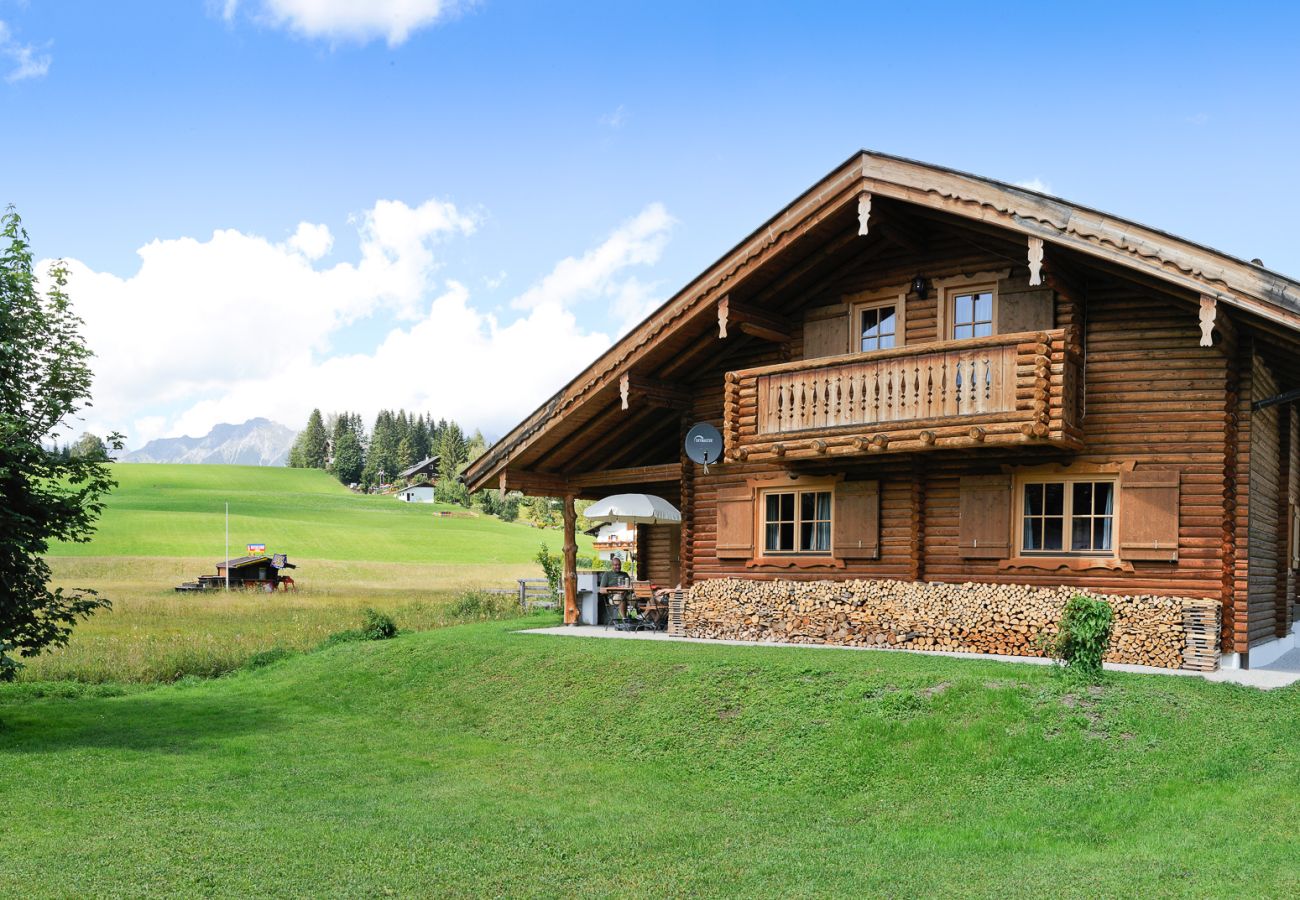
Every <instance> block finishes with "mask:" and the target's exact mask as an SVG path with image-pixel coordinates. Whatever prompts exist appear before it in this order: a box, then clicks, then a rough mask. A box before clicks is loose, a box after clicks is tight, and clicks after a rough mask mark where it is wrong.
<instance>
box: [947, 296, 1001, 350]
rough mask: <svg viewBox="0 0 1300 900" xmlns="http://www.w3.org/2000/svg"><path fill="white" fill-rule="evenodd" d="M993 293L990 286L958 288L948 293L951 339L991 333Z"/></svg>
mask: <svg viewBox="0 0 1300 900" xmlns="http://www.w3.org/2000/svg"><path fill="white" fill-rule="evenodd" d="M993 303H994V295H993V290H992V289H991V288H987V289H974V290H965V291H962V290H958V291H954V292H953V293H951V294H950V295H949V307H950V309H951V310H952V337H953V340H958V341H960V340H966V339H968V338H978V337H988V336H989V335H991V334H993V330H994V327H993V322H994V318H993Z"/></svg>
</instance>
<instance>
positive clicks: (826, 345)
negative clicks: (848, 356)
mask: <svg viewBox="0 0 1300 900" xmlns="http://www.w3.org/2000/svg"><path fill="white" fill-rule="evenodd" d="M811 313H817V317H815V318H814V317H813V315H811ZM848 352H849V314H848V310H847V309H844V308H840V309H839V310H838V311H837V312H835V313H834V314H832V315H826V314H825V310H812V311H810V315H808V316H806V317H805V319H804V324H803V358H804V359H821V358H822V357H823V356H843V355H844V354H845V353H848Z"/></svg>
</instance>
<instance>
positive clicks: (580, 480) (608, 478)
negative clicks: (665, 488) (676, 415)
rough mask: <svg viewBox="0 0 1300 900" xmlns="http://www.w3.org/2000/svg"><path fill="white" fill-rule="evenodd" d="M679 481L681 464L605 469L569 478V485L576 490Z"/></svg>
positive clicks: (680, 478)
mask: <svg viewBox="0 0 1300 900" xmlns="http://www.w3.org/2000/svg"><path fill="white" fill-rule="evenodd" d="M681 480H682V465H681V463H664V464H662V465H657V466H631V467H629V468H626V469H605V470H604V471H602V472H584V473H582V474H581V475H570V476H569V483H570V484H572V485H573V486H574V487H576V488H591V487H608V486H610V485H622V484H658V483H660V482H668V481H681Z"/></svg>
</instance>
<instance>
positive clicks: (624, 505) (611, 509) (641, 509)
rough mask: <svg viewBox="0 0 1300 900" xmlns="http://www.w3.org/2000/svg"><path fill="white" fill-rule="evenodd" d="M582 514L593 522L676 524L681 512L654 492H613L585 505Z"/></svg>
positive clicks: (680, 518)
mask: <svg viewBox="0 0 1300 900" xmlns="http://www.w3.org/2000/svg"><path fill="white" fill-rule="evenodd" d="M583 515H584V516H586V517H587V518H588V519H591V520H592V521H593V522H631V523H633V524H636V525H678V524H680V523H681V521H682V514H681V513H680V512H678V511H677V507H675V506H673V505H672V504H671V503H669V502H668V501H667V500H665V499H664V498H663V497H656V496H655V495H654V494H613V495H611V496H609V497H604V498H602V499H600V500H597V501H596V502H595V503H593V504H591V506H589V507H587V509H586V511H585V512H583Z"/></svg>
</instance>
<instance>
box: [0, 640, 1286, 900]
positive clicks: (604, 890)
mask: <svg viewBox="0 0 1300 900" xmlns="http://www.w3.org/2000/svg"><path fill="white" fill-rule="evenodd" d="M514 627H518V625H517V623H511V624H510V625H509V626H508V627H507V626H505V625H503V624H501V623H487V624H482V625H474V626H465V627H456V628H446V629H442V630H440V631H431V632H426V633H422V634H416V635H409V636H405V637H400V638H398V639H396V640H392V641H387V642H379V643H366V644H352V645H347V646H343V647H336V648H333V649H330V650H326V651H322V652H318V653H313V654H310V655H306V656H298V657H294V658H290V659H287V660H283V661H281V662H277V663H274V664H273V665H271V666H269V667H266V668H263V669H259V670H256V671H247V672H243V673H240V674H237V675H234V676H231V677H227V678H221V679H215V680H210V681H202V682H190V683H185V684H180V685H174V686H167V687H162V688H156V689H152V690H147V691H135V692H133V693H129V694H127V695H124V696H116V697H113V696H103V694H104V693H109V692H106V691H104V690H103V689H84V688H83V689H80V691H79V693H80V696H79V697H78V691H63V693H64V696H48V697H45V698H44V699H41V698H40V697H39V695H40V694H41V693H42V692H44V691H45V688H43V687H42V686H33V685H21V684H20V685H14V686H9V687H7V688H6V687H3V686H0V722H3V725H2V726H0V796H3V797H4V798H5V815H4V816H3V818H2V819H0V843H3V846H4V853H2V854H0V895H4V896H27V897H40V896H129V895H150V896H154V895H179V896H194V895H205V896H232V895H249V894H259V895H266V896H390V895H396V896H429V895H437V896H465V897H478V896H519V895H526V894H527V895H544V896H746V897H758V896H771V897H789V896H996V897H1029V896H1035V897H1043V896H1052V897H1095V896H1222V895H1228V894H1241V893H1245V894H1248V895H1251V896H1276V897H1282V896H1296V895H1297V893H1300V858H1298V857H1297V855H1296V853H1295V825H1296V822H1298V821H1300V742H1297V741H1296V739H1295V736H1296V735H1297V734H1300V713H1298V710H1300V688H1294V687H1293V688H1289V689H1287V690H1285V691H1278V692H1273V693H1263V692H1259V691H1255V690H1252V689H1248V688H1239V687H1235V686H1232V685H1215V684H1209V683H1206V682H1203V681H1200V680H1199V679H1187V678H1177V677H1158V676H1123V675H1114V676H1111V677H1110V678H1109V680H1108V683H1107V684H1106V685H1105V686H1104V687H1103V688H1100V689H1097V690H1082V689H1077V688H1072V687H1071V686H1070V685H1069V683H1068V682H1065V681H1063V680H1062V679H1059V678H1056V677H1053V675H1052V673H1051V672H1050V671H1047V670H1044V669H1040V668H1038V667H1031V666H1024V665H1011V664H1005V663H996V662H991V661H980V660H973V659H972V660H958V659H948V658H940V657H918V656H912V655H906V654H893V653H887V652H854V651H844V650H818V649H775V648H763V647H730V646H716V645H703V644H682V643H650V642H638V641H614V640H593V639H587V640H582V639H575V638H557V637H544V636H537V635H522V634H515V633H511V632H510V630H509V628H514Z"/></svg>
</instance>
